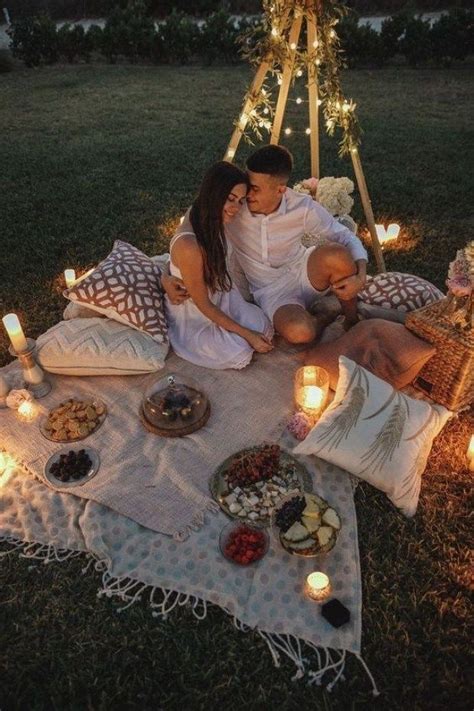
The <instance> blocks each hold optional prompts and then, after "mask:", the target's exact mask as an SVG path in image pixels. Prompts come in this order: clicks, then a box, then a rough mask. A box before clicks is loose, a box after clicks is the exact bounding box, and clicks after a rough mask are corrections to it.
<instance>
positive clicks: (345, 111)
mask: <svg viewBox="0 0 474 711" xmlns="http://www.w3.org/2000/svg"><path fill="white" fill-rule="evenodd" d="M349 109H350V106H349V104H348V103H347V101H345V102H344V103H343V105H342V110H343V111H344V113H347V112H348V111H349Z"/></svg>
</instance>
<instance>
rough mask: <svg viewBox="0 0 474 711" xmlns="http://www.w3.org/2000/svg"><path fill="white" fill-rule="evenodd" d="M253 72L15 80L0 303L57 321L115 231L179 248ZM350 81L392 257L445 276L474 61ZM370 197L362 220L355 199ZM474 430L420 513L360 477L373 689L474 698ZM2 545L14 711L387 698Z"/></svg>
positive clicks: (466, 429) (2, 698)
mask: <svg viewBox="0 0 474 711" xmlns="http://www.w3.org/2000/svg"><path fill="white" fill-rule="evenodd" d="M249 77H250V73H249V70H248V69H247V68H246V67H226V68H210V69H203V68H199V67H188V68H186V67H185V68H174V67H139V66H121V65H117V66H104V65H99V66H65V67H59V66H55V67H48V68H42V69H38V70H23V69H18V70H16V71H15V72H13V73H11V74H9V75H2V76H0V92H1V102H0V125H1V126H2V130H1V132H0V155H1V157H2V169H1V174H0V195H1V233H0V234H1V245H2V249H1V250H0V274H1V286H0V307H1V308H0V311H1V312H2V314H4V313H7V312H8V311H12V310H14V311H16V312H17V313H18V314H19V315H20V318H21V320H22V322H23V324H24V327H25V330H26V331H27V333H28V334H29V335H31V336H32V337H36V336H37V335H39V334H40V333H42V332H43V331H44V330H45V329H46V328H48V327H50V326H51V325H53V324H54V323H55V322H56V321H57V320H58V319H59V318H60V315H61V312H62V309H63V308H64V305H65V302H64V299H63V298H62V296H61V286H62V281H61V275H62V271H63V270H64V268H67V267H75V268H76V269H79V270H82V269H86V268H88V267H90V266H92V265H94V264H95V263H96V262H97V261H98V260H100V259H102V258H103V257H104V256H106V254H107V253H108V251H109V250H110V248H111V246H112V243H113V241H114V239H116V238H121V239H125V240H127V241H130V242H132V243H133V244H135V245H137V246H138V247H139V248H141V249H143V250H144V251H145V252H147V253H149V254H154V253H158V252H160V251H163V250H164V249H165V248H166V245H167V242H168V240H169V238H170V236H171V234H172V231H173V228H174V226H175V225H176V223H177V219H178V217H179V216H180V215H181V214H182V213H183V211H184V209H185V208H186V207H187V206H188V205H189V203H190V200H191V199H192V196H193V194H194V191H195V189H196V187H197V185H198V182H199V179H200V176H201V175H202V173H203V171H204V169H205V168H206V167H207V166H208V165H209V164H210V163H211V162H213V161H214V160H216V159H219V158H221V157H222V155H223V152H224V149H225V147H226V145H227V140H228V139H229V137H230V133H231V130H232V121H233V120H234V118H235V116H236V115H237V113H238V111H239V108H240V105H241V100H242V97H243V94H244V91H245V89H246V86H247V84H248V81H249ZM345 84H346V90H347V93H348V95H350V96H352V97H353V98H354V99H355V100H356V101H357V102H358V103H359V104H360V109H359V117H360V120H361V123H362V125H363V127H364V129H365V136H364V143H363V146H362V151H361V155H362V160H363V165H364V168H365V172H366V178H367V182H368V186H369V190H370V193H371V197H372V202H373V206H374V212H375V215H376V219H377V220H382V219H383V220H384V221H399V222H400V223H401V224H402V225H403V238H402V240H401V246H400V247H399V248H397V249H396V250H395V249H391V250H389V249H387V251H386V260H387V267H388V268H389V269H392V270H402V271H409V272H414V273H417V274H419V275H420V276H423V277H426V278H428V279H430V280H431V281H433V282H434V283H435V284H437V285H438V286H440V287H443V283H444V279H445V277H446V274H447V267H448V263H449V261H450V260H451V259H452V258H454V256H455V252H456V249H457V248H459V247H462V246H464V244H465V243H466V241H467V240H468V239H474V218H473V212H472V188H473V187H474V186H473V184H472V156H470V155H469V151H468V147H469V145H471V147H472V133H473V131H472V104H470V102H469V96H470V95H471V96H472V90H473V87H474V77H473V73H472V66H470V67H469V66H465V67H459V68H455V69H451V70H437V71H429V70H418V71H414V70H408V69H405V68H399V69H395V68H393V69H386V70H382V71H357V72H348V73H347V75H345ZM306 121H307V118H306V116H305V111H304V109H303V108H300V107H296V105H295V104H292V105H291V109H290V111H289V116H288V121H287V122H286V123H287V124H289V125H290V126H292V127H293V129H297V128H299V129H300V130H301V131H302V133H301V134H295V135H294V136H292V137H290V138H288V139H287V140H286V143H287V145H288V147H289V148H290V149H291V150H292V151H293V152H294V155H295V159H296V170H295V175H294V178H295V182H296V180H297V179H300V178H303V177H308V176H309V174H310V172H309V152H308V149H307V144H308V141H307V137H306V136H304V135H303V132H304V128H305V127H306V125H307V123H306ZM246 151H247V149H246V148H245V149H244V150H242V151H241V153H240V155H241V156H244V155H245V152H246ZM322 166H323V170H322V174H323V175H349V176H352V173H351V168H350V165H349V164H348V163H347V162H344V163H341V162H340V161H339V159H338V158H337V149H336V146H335V144H334V143H333V142H330V141H328V140H327V139H324V140H323V143H322ZM469 176H470V178H471V182H470V184H469V185H468V181H469ZM469 188H470V189H469ZM354 214H355V217H356V219H359V221H360V222H363V214H362V211H361V208H360V204H359V203H357V204H356V207H355V210H354ZM1 330H2V333H1V334H0V349H1V350H0V358H1V361H0V364H5V363H7V362H8V361H9V360H10V357H9V355H8V353H7V349H6V346H7V342H6V337H5V336H4V333H3V329H1ZM472 431H474V417H473V416H472V414H471V415H470V414H469V413H464V414H463V415H462V416H461V417H459V418H458V419H455V420H454V421H452V422H451V423H450V424H448V426H447V427H446V428H445V430H444V432H443V433H442V435H441V436H440V437H439V438H438V440H437V441H436V442H435V445H434V448H433V451H432V454H431V456H430V460H429V465H428V469H427V471H426V473H425V476H424V485H423V489H422V495H421V502H420V507H419V511H418V514H417V516H416V518H415V519H414V520H407V519H404V518H403V517H402V516H401V515H399V514H397V513H396V512H395V511H394V510H393V508H392V507H391V506H390V505H389V504H388V503H387V500H386V499H385V498H384V497H383V496H382V495H381V494H379V493H378V492H376V491H374V490H372V489H370V488H369V487H367V486H365V485H361V486H360V487H359V488H358V491H357V493H356V505H357V514H358V525H359V543H360V550H361V564H362V579H363V585H364V590H363V594H364V608H363V650H362V652H363V656H364V659H365V660H366V662H367V663H368V665H369V667H370V669H371V670H372V672H373V674H374V675H375V678H376V681H377V684H378V686H379V688H380V690H381V691H382V694H383V695H382V697H380V699H379V700H378V701H377V702H376V705H377V706H379V705H380V706H382V704H383V706H384V707H385V708H387V709H446V708H449V709H450V710H452V711H454V709H468V708H472V705H473V700H474V699H473V690H472V681H471V679H472V675H469V674H468V671H467V669H468V651H469V645H468V635H469V622H470V617H471V621H472V607H470V598H469V579H470V575H469V573H470V570H469V556H468V550H469V533H470V527H469V514H470V508H469V502H468V494H469V491H470V484H471V476H470V475H469V473H468V472H467V470H466V464H465V452H466V448H467V442H468V439H469V436H470V434H471V432H472ZM2 562H3V565H2V568H1V570H0V581H1V586H0V602H1V605H0V650H1V652H0V679H1V682H0V707H1V708H2V709H16V708H22V709H61V710H62V709H79V708H87V709H94V710H96V709H110V708H118V709H122V708H143V709H145V708H146V709H164V710H166V711H168V710H171V709H180V710H181V709H185V710H188V709H189V710H190V711H194V710H195V709H217V708H222V709H225V711H229V710H233V709H242V708H252V709H264V710H267V709H273V708H282V709H285V710H286V709H309V708H311V709H313V708H314V709H324V710H327V709H341V710H342V711H345V710H346V709H350V708H361V707H364V706H366V705H367V706H370V707H372V705H373V700H372V697H371V694H370V685H369V683H368V680H367V678H366V676H365V673H364V672H363V670H362V669H361V667H360V666H359V664H358V663H357V662H356V661H355V660H354V659H350V660H349V662H348V664H347V668H346V681H345V683H342V684H339V685H338V686H337V687H336V688H335V689H334V690H333V691H332V693H331V694H329V693H327V692H326V691H324V690H322V689H318V688H312V687H307V686H305V684H304V682H303V683H301V682H300V683H297V682H295V683H292V682H291V681H290V678H291V675H292V673H293V668H292V666H291V665H290V663H289V662H288V663H287V662H283V665H282V668H281V669H279V670H277V669H274V667H273V665H272V662H271V658H270V655H269V654H268V652H267V648H266V645H265V644H264V642H263V641H262V640H261V639H260V638H259V637H258V636H256V635H253V634H251V633H250V634H242V633H240V632H238V631H237V630H235V629H234V628H233V626H232V625H231V624H230V622H229V620H228V618H227V616H226V615H225V614H224V613H223V612H221V611H220V610H219V609H216V608H211V610H210V612H209V614H208V617H207V619H206V620H204V621H202V622H198V621H196V620H195V619H194V617H193V616H192V614H191V613H190V612H189V611H188V610H186V609H180V610H175V611H174V612H173V613H172V614H171V616H170V617H169V619H168V620H167V621H166V622H163V621H157V620H156V619H154V618H152V616H151V612H150V609H149V608H148V607H147V606H146V604H145V603H138V604H136V605H135V606H133V607H132V608H131V609H129V610H128V611H127V612H126V613H124V614H123V615H118V614H117V613H116V608H117V607H118V606H119V605H118V603H116V602H114V601H109V600H107V599H105V598H102V599H100V600H98V599H97V598H96V591H97V588H98V586H99V577H98V574H97V573H94V572H93V571H89V572H88V574H87V575H84V576H82V575H81V574H80V573H81V568H82V567H83V565H84V562H83V560H80V559H75V560H71V561H68V562H65V563H63V564H61V565H60V564H55V565H50V566H48V567H45V566H42V565H40V564H39V563H35V564H33V565H32V564H31V561H26V560H25V559H22V558H19V557H18V556H17V555H15V554H11V555H9V556H7V557H5V558H3V559H2ZM469 613H471V615H469ZM471 632H472V627H471ZM471 637H472V634H471Z"/></svg>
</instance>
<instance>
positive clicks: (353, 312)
mask: <svg viewBox="0 0 474 711" xmlns="http://www.w3.org/2000/svg"><path fill="white" fill-rule="evenodd" d="M292 168H293V158H292V156H291V154H290V153H289V151H287V150H286V148H284V147H282V146H275V145H270V146H264V147H263V148H260V149H259V150H257V151H256V152H255V153H253V154H252V155H251V156H250V157H249V159H248V160H247V173H245V172H244V171H242V170H240V168H238V167H237V166H235V165H232V164H231V163H227V162H220V163H216V164H215V165H213V166H212V167H211V168H210V169H209V170H208V172H207V173H206V175H205V177H204V180H203V182H202V185H201V188H200V190H199V194H198V197H197V198H196V200H195V202H194V204H193V205H192V207H191V208H190V210H189V211H188V212H187V213H186V215H185V218H184V220H183V223H182V224H181V226H180V227H179V228H178V230H177V233H176V235H175V236H174V237H173V239H172V240H171V243H170V275H169V276H166V275H164V276H163V278H162V282H163V287H164V289H165V291H166V312H167V318H168V326H169V336H170V341H171V345H172V346H173V349H174V350H175V352H176V353H177V354H178V355H179V356H181V357H182V358H185V359H186V360H189V361H191V362H192V363H196V364H197V365H202V366H204V367H207V368H215V369H224V368H243V367H245V366H246V365H247V364H248V363H249V362H250V360H251V358H252V355H253V352H254V351H257V352H259V353H266V352H268V351H270V350H271V349H272V347H273V346H272V336H273V332H274V330H275V331H276V332H277V333H279V334H280V335H281V336H283V338H285V339H286V340H287V341H288V342H290V343H310V342H311V341H313V340H314V339H315V338H317V337H319V335H320V334H321V332H322V330H323V329H324V327H325V326H326V325H327V324H328V323H329V322H330V320H332V318H333V317H331V316H328V315H325V316H321V317H316V316H313V315H311V314H310V313H309V312H308V311H307V310H306V309H307V308H308V306H310V304H311V303H312V301H314V299H315V297H316V296H317V295H318V294H321V293H325V292H327V291H329V290H330V291H331V292H332V293H334V294H335V295H336V296H337V297H338V299H339V301H340V304H341V307H342V312H343V314H344V316H345V321H346V326H347V327H350V326H351V325H353V324H354V323H355V322H356V321H357V293H358V292H359V291H360V290H361V289H362V288H363V287H364V284H365V278H366V266H367V253H366V251H365V249H364V247H363V246H362V244H361V242H360V240H359V239H358V238H357V237H356V236H355V235H354V234H352V232H350V231H349V230H348V229H347V228H346V227H344V226H343V225H341V224H340V223H339V222H337V221H336V220H335V219H334V218H333V217H332V216H331V215H330V214H329V213H328V212H327V211H326V210H325V209H324V208H323V207H321V205H319V204H318V203H316V202H314V200H312V198H311V197H310V196H308V195H303V194H301V193H296V192H294V191H293V190H291V189H289V188H287V183H288V180H289V177H290V173H291V170H292ZM304 234H311V235H314V236H317V237H318V240H319V242H320V244H319V245H318V246H316V247H313V248H306V247H304V246H303V245H302V243H301V238H302V236H303V235H304ZM228 246H229V251H231V253H232V255H231V256H232V259H233V261H234V262H236V265H237V268H240V269H241V270H242V271H243V273H244V274H245V276H246V278H247V280H248V282H249V286H250V291H251V293H252V296H253V298H254V301H255V304H251V303H248V302H247V301H245V300H244V298H243V297H242V295H241V293H240V291H239V290H238V289H237V287H236V286H234V285H233V284H232V279H231V275H230V274H229V260H228V259H227V257H228Z"/></svg>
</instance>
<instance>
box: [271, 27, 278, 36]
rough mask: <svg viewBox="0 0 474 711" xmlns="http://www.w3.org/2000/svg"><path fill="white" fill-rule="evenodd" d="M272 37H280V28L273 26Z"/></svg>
mask: <svg viewBox="0 0 474 711" xmlns="http://www.w3.org/2000/svg"><path fill="white" fill-rule="evenodd" d="M272 37H278V30H277V28H276V27H272Z"/></svg>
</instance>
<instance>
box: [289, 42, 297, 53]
mask: <svg viewBox="0 0 474 711" xmlns="http://www.w3.org/2000/svg"><path fill="white" fill-rule="evenodd" d="M290 49H292V50H293V51H294V50H295V49H296V42H292V43H291V44H290Z"/></svg>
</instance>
